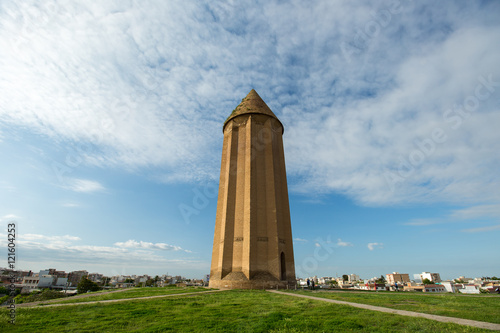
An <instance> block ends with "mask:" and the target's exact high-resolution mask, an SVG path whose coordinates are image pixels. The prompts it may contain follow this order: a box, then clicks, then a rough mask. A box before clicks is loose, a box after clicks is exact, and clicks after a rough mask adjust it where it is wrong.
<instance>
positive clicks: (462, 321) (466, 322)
mask: <svg viewBox="0 0 500 333" xmlns="http://www.w3.org/2000/svg"><path fill="white" fill-rule="evenodd" d="M268 291H269V292H271V293H275V294H281V295H287V296H294V297H302V298H307V299H313V300H315V301H322V302H328V303H335V304H342V305H349V306H353V307H356V308H360V309H366V310H372V311H379V312H385V313H392V314H397V315H401V316H408V317H420V318H426V319H431V320H435V321H440V322H443V323H454V324H459V325H466V326H473V327H478V328H485V329H488V330H493V331H500V324H493V323H487V322H484V321H477V320H469V319H461V318H454V317H445V316H436V315H431V314H427V313H420V312H413V311H406V310H396V309H390V308H384V307H381V306H374V305H368V304H360V303H352V302H345V301H337V300H334V299H328V298H322V297H314V296H308V295H300V294H293V293H287V292H283V291H277V290H268Z"/></svg>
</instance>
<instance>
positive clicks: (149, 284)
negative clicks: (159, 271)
mask: <svg viewBox="0 0 500 333" xmlns="http://www.w3.org/2000/svg"><path fill="white" fill-rule="evenodd" d="M154 283H155V280H153V279H148V280H147V281H146V286H148V287H151V286H152V285H153V284H154Z"/></svg>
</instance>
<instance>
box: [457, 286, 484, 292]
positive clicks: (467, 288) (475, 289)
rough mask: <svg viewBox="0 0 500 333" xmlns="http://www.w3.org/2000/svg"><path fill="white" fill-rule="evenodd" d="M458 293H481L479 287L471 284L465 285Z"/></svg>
mask: <svg viewBox="0 0 500 333" xmlns="http://www.w3.org/2000/svg"><path fill="white" fill-rule="evenodd" d="M459 291H460V292H461V293H462V294H479V293H480V292H481V291H480V289H479V287H478V286H476V285H473V284H469V285H465V286H464V288H463V289H460V290H459Z"/></svg>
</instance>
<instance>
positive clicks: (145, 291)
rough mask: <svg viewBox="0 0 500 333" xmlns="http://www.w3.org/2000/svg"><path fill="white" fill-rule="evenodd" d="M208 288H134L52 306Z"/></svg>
mask: <svg viewBox="0 0 500 333" xmlns="http://www.w3.org/2000/svg"><path fill="white" fill-rule="evenodd" d="M206 290H209V289H206V288H201V287H200V288H196V287H187V288H133V289H128V290H125V291H120V292H113V293H109V294H104V295H99V294H97V295H95V294H89V296H88V297H83V298H71V297H70V298H68V299H64V300H62V301H58V302H50V304H59V303H83V302H92V301H104V300H111V299H124V298H136V297H147V296H160V295H172V294H183V293H194V292H199V291H206Z"/></svg>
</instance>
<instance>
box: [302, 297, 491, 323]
mask: <svg viewBox="0 0 500 333" xmlns="http://www.w3.org/2000/svg"><path fill="white" fill-rule="evenodd" d="M293 292H294V293H295V292H296V293H299V294H303V295H310V296H316V297H324V298H330V299H335V300H339V301H346V302H353V303H362V304H369V305H376V306H382V307H386V308H392V309H398V310H408V311H415V312H423V313H428V314H434V315H441V316H448V317H458V318H463V319H472V320H479V321H486V322H490V323H496V324H500V297H498V296H494V295H491V296H490V295H484V296H483V295H463V294H450V293H446V294H422V293H411V292H398V293H396V292H359V293H355V292H328V291H315V292H310V291H293Z"/></svg>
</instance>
